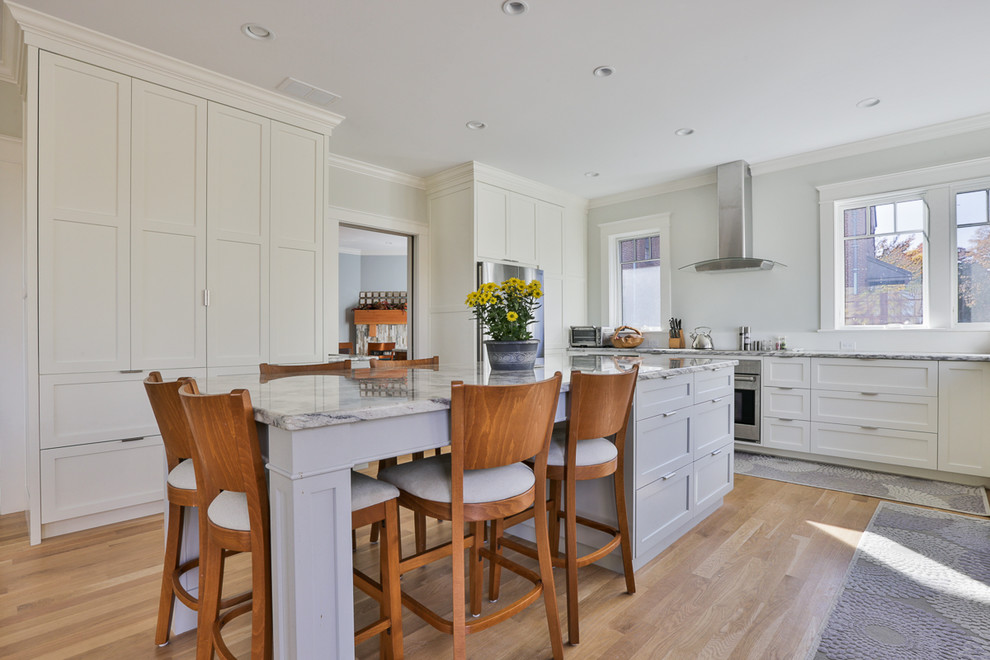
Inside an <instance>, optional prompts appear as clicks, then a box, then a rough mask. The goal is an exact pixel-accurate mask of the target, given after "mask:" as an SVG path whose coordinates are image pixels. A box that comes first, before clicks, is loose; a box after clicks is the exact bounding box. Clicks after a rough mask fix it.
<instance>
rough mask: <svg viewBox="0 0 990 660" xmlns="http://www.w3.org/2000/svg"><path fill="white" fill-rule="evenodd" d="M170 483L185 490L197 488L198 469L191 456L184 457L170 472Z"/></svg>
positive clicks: (173, 486)
mask: <svg viewBox="0 0 990 660" xmlns="http://www.w3.org/2000/svg"><path fill="white" fill-rule="evenodd" d="M168 485H169V486H171V487H172V488H181V489H183V490H196V470H195V469H193V462H192V459H191V458H184V459H182V461H180V462H179V464H178V465H176V466H175V467H174V468H172V471H171V472H169V473H168Z"/></svg>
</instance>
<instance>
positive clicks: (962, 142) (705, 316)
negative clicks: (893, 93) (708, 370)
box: [588, 130, 990, 353]
mask: <svg viewBox="0 0 990 660" xmlns="http://www.w3.org/2000/svg"><path fill="white" fill-rule="evenodd" d="M987 153H990V130H981V131H974V132H971V133H966V134H962V135H955V136H951V137H945V138H940V139H935V140H927V141H922V142H917V143H914V144H910V145H907V146H901V147H896V148H889V149H882V150H877V151H873V152H870V153H865V154H860V155H856V156H849V157H844V158H836V159H833V160H829V161H825V162H819V163H814V164H810V165H805V166H802V167H795V168H791V169H786V170H780V171H776V172H771V173H767V174H763V175H757V176H754V177H753V218H754V224H753V245H754V255H755V256H758V257H763V258H766V259H773V260H776V261H780V262H783V263H785V264H787V268H775V269H774V270H772V271H768V272H741V273H740V272H736V273H696V272H694V271H681V270H678V268H679V267H680V266H683V265H686V264H690V263H693V262H695V261H700V260H702V259H710V258H712V257H714V256H716V251H717V244H716V240H717V238H716V231H717V228H716V224H717V220H716V214H717V204H716V198H715V194H716V193H715V186H714V185H706V186H700V187H696V188H691V189H687V190H681V191H676V192H672V193H667V194H663V195H656V196H652V197H647V198H643V199H637V200H633V201H629V202H624V203H620V204H613V205H610V206H603V207H599V208H593V209H591V211H590V212H589V216H588V275H589V277H588V283H589V284H588V311H589V317H590V319H589V320H590V321H591V322H593V323H600V322H601V320H602V319H601V307H602V303H601V301H602V295H604V293H603V289H602V286H601V284H602V283H601V282H600V279H601V276H600V274H601V258H600V251H601V241H600V233H601V230H600V225H601V224H603V223H606V222H613V221H616V220H624V219H629V218H637V217H641V216H646V215H651V214H655V213H663V212H669V213H670V214H671V218H670V224H671V236H670V243H671V251H672V254H673V257H672V260H673V263H672V267H673V272H672V274H671V284H672V287H671V288H672V295H671V298H672V311H671V313H672V314H673V315H674V316H678V317H681V318H683V320H684V327H685V329H690V328H693V327H694V326H698V325H707V326H711V327H712V328H713V330H714V332H713V337H714V339H715V345H716V347H718V348H735V346H736V343H737V334H736V333H737V328H738V326H740V325H749V326H751V327H752V333H753V337H754V338H758V339H764V338H769V337H771V336H775V335H779V334H783V335H786V336H787V337H788V339H789V343H790V345H791V347H803V348H818V349H836V350H837V349H838V348H839V342H840V341H853V342H855V344H856V349H857V350H868V351H871V350H888V351H889V350H911V351H950V352H980V353H983V352H990V333H986V332H973V331H954V332H953V331H942V330H919V331H913V330H900V331H898V330H875V331H866V332H862V331H861V332H855V331H852V332H837V331H827V332H820V331H819V328H820V324H819V316H820V299H821V293H820V271H819V261H820V248H819V205H818V191H817V189H816V186H820V185H823V184H829V183H838V182H842V181H849V180H854V179H860V178H865V177H871V176H879V175H883V174H891V173H896V172H903V171H907V170H912V169H919V168H923V167H931V166H935V165H941V164H947V163H954V162H959V161H964V160H971V159H974V158H983V157H986V155H987ZM755 169H756V171H757V173H758V172H759V168H758V167H757V168H755ZM988 174H990V172H988ZM664 341H665V340H664Z"/></svg>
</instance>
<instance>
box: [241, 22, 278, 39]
mask: <svg viewBox="0 0 990 660" xmlns="http://www.w3.org/2000/svg"><path fill="white" fill-rule="evenodd" d="M241 32H243V33H244V36H246V37H251V38H252V39H260V40H266V39H274V38H275V33H274V32H272V31H271V30H269V29H268V28H266V27H265V26H263V25H258V24H257V23H245V24H244V25H242V26H241Z"/></svg>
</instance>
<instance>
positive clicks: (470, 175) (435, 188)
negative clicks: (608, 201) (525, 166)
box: [426, 160, 588, 209]
mask: <svg viewBox="0 0 990 660" xmlns="http://www.w3.org/2000/svg"><path fill="white" fill-rule="evenodd" d="M475 181H479V182H481V183H487V184H489V185H493V186H496V187H499V188H505V189H506V190H512V191H513V192H517V193H520V194H522V195H527V196H529V197H535V198H536V199H541V200H543V201H545V202H550V203H551V204H558V205H560V206H567V207H578V208H581V209H587V207H588V200H587V199H585V198H584V197H580V196H578V195H574V194H573V193H569V192H567V191H564V190H559V189H557V188H554V187H552V186H548V185H546V184H544V183H540V182H539V181H533V180H532V179H527V178H526V177H524V176H520V175H518V174H513V173H512V172H506V171H505V170H500V169H498V168H497V167H492V166H491V165H485V164H484V163H479V162H477V161H473V160H472V161H468V162H467V163H462V164H461V165H458V166H456V167H452V168H450V169H449V170H444V171H443V172H438V173H437V174H434V175H432V176H429V177H427V179H426V190H427V193H428V194H429V195H431V196H432V195H437V194H440V193H445V192H448V191H450V190H451V189H453V188H456V187H460V186H464V185H467V184H470V183H473V182H475Z"/></svg>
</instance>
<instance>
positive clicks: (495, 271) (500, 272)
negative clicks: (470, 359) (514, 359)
mask: <svg viewBox="0 0 990 660" xmlns="http://www.w3.org/2000/svg"><path fill="white" fill-rule="evenodd" d="M510 277H518V278H519V279H521V280H523V281H524V282H530V281H532V280H538V281H539V282H540V288H542V287H543V271H542V270H540V269H539V268H530V267H529V266H514V265H510V264H497V263H493V262H490V261H481V262H478V286H479V287H480V286H481V285H482V284H485V283H486V282H494V283H495V284H501V283H502V282H504V281H505V280H507V279H509V278H510ZM544 295H545V294H544ZM533 316H534V317H535V319H536V320H535V321H533V324H532V325H530V326H529V330H530V332H532V333H533V339H539V340H540V347H539V349H537V353H536V365H537V366H542V365H543V344H544V339H543V337H544V335H543V304H542V301H541V304H540V306H539V308H537V309H536V311H535V312H533ZM477 326H478V359H479V360H482V361H483V362H484V363H485V366H486V367H487V366H488V353H487V352H486V351H485V347H484V346H483V345H482V342H483V341H484V339H485V338H484V337H483V336H482V333H481V323H477Z"/></svg>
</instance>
